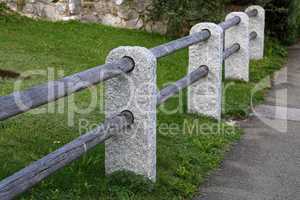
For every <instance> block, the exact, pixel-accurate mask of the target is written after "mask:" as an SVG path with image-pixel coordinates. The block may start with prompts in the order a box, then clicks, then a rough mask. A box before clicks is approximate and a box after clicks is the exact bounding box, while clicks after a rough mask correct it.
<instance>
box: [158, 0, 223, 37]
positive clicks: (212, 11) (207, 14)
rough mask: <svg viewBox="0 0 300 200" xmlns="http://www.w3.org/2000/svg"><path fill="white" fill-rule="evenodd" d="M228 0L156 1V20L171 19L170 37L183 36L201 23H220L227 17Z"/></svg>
mask: <svg viewBox="0 0 300 200" xmlns="http://www.w3.org/2000/svg"><path fill="white" fill-rule="evenodd" d="M225 2H226V0H210V1H207V0H154V7H155V9H154V12H153V16H154V18H155V19H159V18H161V17H165V18H167V19H169V26H168V33H169V35H182V34H186V32H188V30H189V28H190V27H191V26H192V25H194V24H196V23H199V22H201V21H212V22H218V21H220V20H221V19H222V18H223V17H224V15H225Z"/></svg>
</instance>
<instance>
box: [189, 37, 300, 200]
mask: <svg viewBox="0 0 300 200" xmlns="http://www.w3.org/2000/svg"><path fill="white" fill-rule="evenodd" d="M266 80H267V79H266ZM262 85H263V84H262ZM240 126H241V127H242V128H243V129H244V130H245V135H243V137H242V139H241V141H240V142H239V143H238V144H236V145H235V146H234V147H233V149H232V150H231V152H229V153H228V154H227V155H226V158H225V160H224V162H223V163H222V167H221V168H220V169H219V170H218V171H216V172H215V173H213V174H212V175H211V176H210V177H209V179H208V180H207V182H206V183H205V184H204V185H203V186H202V187H201V189H200V194H201V196H198V197H195V198H194V200H300V43H299V44H297V45H294V46H292V47H290V48H289V58H288V63H287V64H286V66H285V68H283V69H282V70H281V71H280V72H279V73H277V74H276V76H275V79H274V80H273V89H272V90H271V91H270V92H269V93H268V94H267V98H266V102H265V103H264V105H260V106H257V107H256V108H255V109H254V113H253V116H252V117H251V118H249V119H248V120H246V121H243V122H240Z"/></svg>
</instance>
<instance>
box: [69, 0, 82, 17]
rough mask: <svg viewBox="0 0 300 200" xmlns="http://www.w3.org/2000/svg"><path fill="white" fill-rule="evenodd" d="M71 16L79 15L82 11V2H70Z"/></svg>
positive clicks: (73, 0) (74, 0)
mask: <svg viewBox="0 0 300 200" xmlns="http://www.w3.org/2000/svg"><path fill="white" fill-rule="evenodd" d="M68 8H69V14H70V15H78V14H79V13H80V10H81V0H68Z"/></svg>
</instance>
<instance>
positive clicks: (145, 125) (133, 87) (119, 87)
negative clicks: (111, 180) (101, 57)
mask: <svg viewBox="0 0 300 200" xmlns="http://www.w3.org/2000/svg"><path fill="white" fill-rule="evenodd" d="M125 56H126V57H130V58H132V60H133V61H134V63H135V67H134V69H133V71H132V72H129V73H127V74H123V75H120V76H118V77H116V78H113V79H110V80H108V81H107V82H106V84H105V85H106V87H105V90H106V91H105V112H106V115H107V116H108V117H109V116H111V115H113V114H115V113H119V112H121V111H123V110H129V111H131V112H132V113H133V115H134V124H133V125H132V126H131V127H130V129H129V130H127V131H125V132H120V133H118V134H117V136H116V137H113V138H111V139H109V140H108V141H106V154H105V157H106V160H105V167H106V173H107V174H111V173H113V172H115V171H131V172H134V173H136V174H139V175H144V176H145V177H147V178H149V179H151V180H152V181H155V179H156V98H157V97H156V94H157V89H156V65H157V61H156V58H155V57H154V55H153V54H152V53H151V52H150V51H149V50H148V49H146V48H143V47H119V48H117V49H114V50H112V51H111V52H110V54H109V56H108V57H107V62H112V61H115V60H118V59H121V58H123V57H125Z"/></svg>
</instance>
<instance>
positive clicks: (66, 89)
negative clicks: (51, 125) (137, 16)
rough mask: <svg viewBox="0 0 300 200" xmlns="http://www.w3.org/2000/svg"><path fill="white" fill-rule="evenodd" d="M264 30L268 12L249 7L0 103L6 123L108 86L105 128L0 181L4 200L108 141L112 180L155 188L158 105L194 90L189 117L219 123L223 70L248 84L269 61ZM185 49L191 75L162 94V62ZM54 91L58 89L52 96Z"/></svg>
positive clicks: (120, 51) (117, 53) (117, 52)
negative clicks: (252, 63)
mask: <svg viewBox="0 0 300 200" xmlns="http://www.w3.org/2000/svg"><path fill="white" fill-rule="evenodd" d="M264 23H265V12H264V9H263V8H261V7H259V6H251V7H249V8H248V9H247V10H246V12H245V13H244V12H233V13H230V14H229V15H228V16H227V17H226V21H225V22H222V23H220V24H218V25H216V24H213V23H200V24H197V25H195V26H194V27H193V28H192V30H191V34H190V35H189V36H186V37H183V38H180V39H178V40H175V41H171V42H169V43H166V44H163V45H160V46H157V47H154V48H152V49H146V48H143V47H119V48H117V49H114V50H112V51H111V53H110V54H109V56H108V57H107V62H106V64H104V65H101V66H97V67H95V68H91V69H89V70H86V71H83V72H80V73H77V74H74V75H71V76H68V77H65V78H63V79H61V80H58V81H52V82H48V83H46V84H43V85H40V86H36V87H33V88H31V89H28V90H25V91H22V92H15V93H12V94H11V95H8V96H2V97H0V120H5V119H8V118H11V117H13V116H16V115H18V114H21V113H24V112H26V111H28V110H31V109H33V108H37V107H39V106H41V105H44V104H47V103H50V102H53V101H55V100H57V99H60V98H62V97H65V96H68V95H70V94H72V93H75V92H77V91H80V90H83V89H85V88H87V87H89V86H91V85H95V84H97V83H100V82H103V81H107V82H106V94H105V98H106V99H105V111H106V115H107V119H106V120H105V122H104V123H103V124H102V125H100V126H99V127H97V128H96V129H94V130H92V131H90V132H88V133H87V134H85V135H83V136H81V137H79V138H78V139H75V140H74V141H72V142H71V143H69V144H66V145H65V146H63V147H61V148H60V149H58V150H56V151H54V152H52V153H50V154H49V155H47V156H45V157H44V158H42V159H40V160H38V161H36V162H34V163H32V164H31V165H29V166H28V167H26V168H24V169H22V170H20V171H19V172H17V173H15V174H14V175H12V176H10V177H8V178H6V179H4V180H2V181H1V182H0V199H3V200H6V199H12V198H14V197H16V196H17V195H19V194H21V193H22V192H24V191H26V190H28V189H29V188H31V187H32V186H34V185H35V184H37V183H39V182H40V181H41V180H43V179H44V178H46V177H48V176H49V175H50V174H52V173H54V172H55V171H57V170H58V169H61V168H62V167H64V166H66V165H67V164H69V163H70V162H72V161H74V160H76V159H78V158H79V157H80V156H81V155H83V154H84V153H85V152H86V151H88V150H89V149H91V148H93V147H94V146H96V145H97V144H100V143H103V142H105V143H106V152H105V153H106V159H105V167H106V173H107V174H111V173H112V172H115V171H119V170H128V171H132V172H135V173H136V174H140V175H144V176H145V177H147V178H149V179H151V180H152V181H155V179H156V106H157V105H159V104H161V103H163V102H165V101H166V100H167V99H169V98H170V97H171V96H173V95H174V94H176V93H177V92H179V91H180V90H182V89H184V88H187V87H188V86H189V87H188V112H190V113H200V114H204V115H207V116H211V117H214V118H216V119H218V120H220V119H221V102H222V101H221V95H222V87H221V84H222V67H223V65H224V67H225V77H226V78H233V79H241V80H244V81H248V80H249V60H250V59H261V58H262V57H263V51H264V26H265V25H264ZM225 31H226V32H225ZM186 47H189V70H188V74H187V76H185V77H184V78H182V79H181V80H178V81H177V82H175V83H174V84H172V85H169V86H167V87H165V88H164V89H162V90H161V91H159V92H157V88H156V65H157V59H159V58H161V57H164V56H167V55H169V54H171V53H174V52H175V51H177V50H180V49H183V48H186ZM126 77H129V78H130V80H134V81H133V82H130V81H129V80H128V79H127V78H126ZM49 88H52V89H53V90H54V92H53V91H52V92H51V95H50V94H49V92H48V91H49ZM138 89H140V90H138ZM136 91H138V92H136ZM16 98H18V101H21V102H22V106H20V105H19V104H18V102H16V100H15V99H16Z"/></svg>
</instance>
